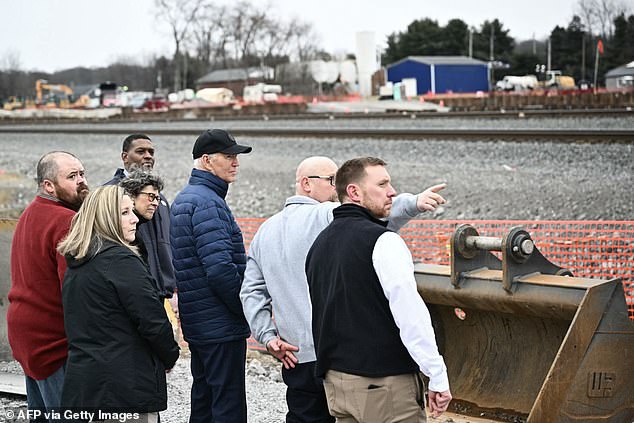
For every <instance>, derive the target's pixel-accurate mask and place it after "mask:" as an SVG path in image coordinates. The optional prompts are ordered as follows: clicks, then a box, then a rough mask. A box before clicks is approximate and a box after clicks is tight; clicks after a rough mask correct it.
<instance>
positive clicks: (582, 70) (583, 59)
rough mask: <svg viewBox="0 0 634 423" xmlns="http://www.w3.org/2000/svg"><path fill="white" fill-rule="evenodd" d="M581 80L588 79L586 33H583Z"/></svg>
mask: <svg viewBox="0 0 634 423" xmlns="http://www.w3.org/2000/svg"><path fill="white" fill-rule="evenodd" d="M581 79H582V80H585V79H586V33H585V32H582V33H581Z"/></svg>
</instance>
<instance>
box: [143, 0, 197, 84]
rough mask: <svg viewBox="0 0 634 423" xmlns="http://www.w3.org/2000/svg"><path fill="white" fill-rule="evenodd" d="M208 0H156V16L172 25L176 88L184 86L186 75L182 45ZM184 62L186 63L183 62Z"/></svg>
mask: <svg viewBox="0 0 634 423" xmlns="http://www.w3.org/2000/svg"><path fill="white" fill-rule="evenodd" d="M206 1H207V0H155V5H156V16H157V18H158V19H160V20H163V21H165V22H166V23H167V24H168V25H169V26H170V31H171V33H172V39H173V41H174V67H175V69H174V90H175V91H178V90H180V89H181V88H182V82H181V81H184V80H185V78H184V75H182V73H181V72H182V71H181V60H182V58H184V55H182V54H181V47H182V44H183V42H184V41H185V39H186V38H187V37H188V36H189V32H190V30H191V27H192V24H193V22H194V21H195V20H196V16H197V14H198V12H199V11H200V9H201V8H202V7H203V5H204V4H205V3H206ZM183 64H184V63H183Z"/></svg>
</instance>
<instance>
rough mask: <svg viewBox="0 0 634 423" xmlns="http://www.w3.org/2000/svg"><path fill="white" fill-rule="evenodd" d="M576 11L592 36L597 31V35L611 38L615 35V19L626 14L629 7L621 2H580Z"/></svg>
mask: <svg viewBox="0 0 634 423" xmlns="http://www.w3.org/2000/svg"><path fill="white" fill-rule="evenodd" d="M576 11H577V13H578V14H579V16H580V17H581V20H582V21H583V24H584V26H585V27H586V28H587V29H588V32H589V33H590V34H594V33H595V30H596V31H599V33H598V34H596V35H601V36H602V37H604V38H609V37H612V35H613V33H614V19H615V18H616V17H617V16H619V15H620V14H621V13H623V14H626V13H627V12H628V6H627V5H626V4H625V2H623V1H620V0H579V1H578V2H577V7H576Z"/></svg>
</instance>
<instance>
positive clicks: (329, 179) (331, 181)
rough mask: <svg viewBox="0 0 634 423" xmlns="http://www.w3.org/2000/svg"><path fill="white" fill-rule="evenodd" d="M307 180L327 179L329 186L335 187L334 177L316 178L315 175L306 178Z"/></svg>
mask: <svg viewBox="0 0 634 423" xmlns="http://www.w3.org/2000/svg"><path fill="white" fill-rule="evenodd" d="M307 178H311V179H327V180H328V181H329V182H330V185H332V186H333V187H334V186H335V177H334V175H333V176H317V175H312V176H307Z"/></svg>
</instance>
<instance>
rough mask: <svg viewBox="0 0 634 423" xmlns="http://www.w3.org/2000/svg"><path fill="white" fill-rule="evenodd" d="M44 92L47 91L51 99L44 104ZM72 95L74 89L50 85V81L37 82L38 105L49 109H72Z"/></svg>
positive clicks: (66, 86)
mask: <svg viewBox="0 0 634 423" xmlns="http://www.w3.org/2000/svg"><path fill="white" fill-rule="evenodd" d="M44 90H47V91H49V93H50V95H49V99H48V101H46V102H44V96H43V91H44ZM60 94H61V95H60ZM72 95H73V89H72V88H71V87H69V86H68V85H64V84H49V83H48V81H46V80H44V79H38V80H37V81H35V96H36V101H37V104H38V105H42V106H45V107H47V108H54V107H61V108H67V107H70V105H71V103H72ZM56 100H57V101H56ZM58 103H59V104H58Z"/></svg>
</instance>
